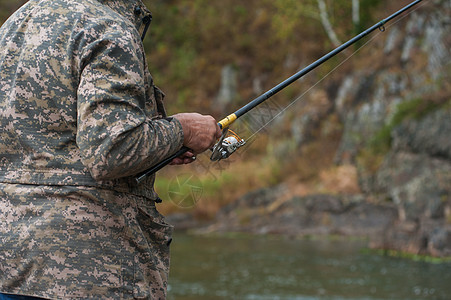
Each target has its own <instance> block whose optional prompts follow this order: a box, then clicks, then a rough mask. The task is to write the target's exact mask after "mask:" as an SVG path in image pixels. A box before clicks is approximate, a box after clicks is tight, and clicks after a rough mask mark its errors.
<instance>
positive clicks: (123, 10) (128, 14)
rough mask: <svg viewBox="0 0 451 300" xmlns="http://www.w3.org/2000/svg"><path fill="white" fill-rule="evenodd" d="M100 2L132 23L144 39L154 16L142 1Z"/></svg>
mask: <svg viewBox="0 0 451 300" xmlns="http://www.w3.org/2000/svg"><path fill="white" fill-rule="evenodd" d="M98 1H99V2H100V3H102V4H104V5H106V6H108V7H109V8H110V9H112V10H113V11H115V12H116V13H118V14H120V15H122V16H123V17H125V18H126V19H128V20H129V21H130V22H132V23H133V24H134V25H135V27H136V29H137V30H138V31H139V32H140V33H141V34H142V36H141V38H142V39H144V37H145V34H146V32H147V29H148V28H149V25H150V22H151V21H152V14H151V12H150V11H149V10H148V9H147V7H146V5H145V4H144V3H143V2H142V0H98Z"/></svg>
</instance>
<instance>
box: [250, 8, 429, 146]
mask: <svg viewBox="0 0 451 300" xmlns="http://www.w3.org/2000/svg"><path fill="white" fill-rule="evenodd" d="M426 3H427V1H426V2H424V3H422V4H421V5H419V6H417V7H416V8H414V9H413V10H411V11H410V12H409V13H407V14H405V15H404V16H402V17H400V18H399V19H398V20H396V21H395V22H393V23H391V24H389V25H388V26H387V28H390V27H392V26H395V25H396V24H398V23H399V22H401V21H402V20H403V19H405V18H407V17H408V16H410V15H411V14H413V13H414V12H416V11H417V10H418V9H420V8H421V7H423V6H424V5H426ZM382 26H383V27H382V28H380V31H379V32H378V33H377V34H375V35H374V36H373V37H372V38H370V39H369V40H368V41H367V42H366V43H364V44H363V45H362V46H360V47H359V48H358V49H356V50H355V51H354V52H353V53H351V54H350V55H349V56H348V57H346V59H345V60H343V61H342V62H341V63H340V64H338V65H337V66H336V67H335V68H333V69H332V70H331V71H330V72H328V73H327V74H326V75H324V76H323V77H322V78H321V79H319V80H318V81H317V82H316V83H315V84H314V85H313V86H311V87H310V88H308V89H307V90H306V91H305V92H304V93H302V94H301V95H300V96H298V97H297V98H296V99H295V100H293V101H292V102H291V103H290V104H288V105H287V106H286V107H285V108H284V109H282V110H281V111H280V112H279V113H277V114H276V115H275V116H274V117H273V118H272V119H271V120H269V121H268V122H267V123H266V124H264V125H263V126H262V127H261V128H260V129H259V130H257V131H256V132H254V133H253V134H252V135H251V136H250V137H248V138H247V139H248V140H250V139H251V138H253V137H254V136H255V135H257V134H258V133H259V132H260V131H262V130H263V129H265V128H266V127H267V126H268V125H269V124H270V123H272V122H273V121H274V120H275V119H277V118H278V117H280V116H281V115H283V114H284V113H285V112H286V111H287V110H288V109H290V108H291V107H292V106H293V105H295V104H296V103H297V102H298V101H299V100H301V99H302V98H303V97H304V96H305V95H306V94H307V93H309V92H310V91H311V90H312V89H314V88H315V87H316V86H318V85H319V84H320V83H321V82H323V81H324V80H325V79H326V78H327V77H329V75H331V74H332V73H333V72H335V70H337V69H338V68H340V67H341V66H342V65H343V64H344V63H346V62H347V61H348V60H349V59H351V58H352V57H354V56H355V55H356V54H357V53H358V52H359V51H361V50H362V49H363V48H364V47H366V46H367V45H368V44H369V43H371V42H372V41H373V40H374V39H376V38H377V37H379V35H380V34H381V33H383V32H385V25H382Z"/></svg>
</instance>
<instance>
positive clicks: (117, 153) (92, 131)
mask: <svg viewBox="0 0 451 300" xmlns="http://www.w3.org/2000/svg"><path fill="white" fill-rule="evenodd" d="M80 64H81V65H82V71H81V73H80V85H79V87H78V100H77V114H78V116H77V117H78V124H77V145H78V147H79V148H80V153H81V159H82V161H83V163H84V164H85V165H86V166H87V167H88V168H89V170H90V172H91V175H92V177H93V178H94V179H95V180H106V179H108V180H110V179H117V178H121V177H126V176H131V175H134V174H137V173H139V172H141V171H143V170H146V169H148V168H149V167H150V166H152V165H154V164H155V163H157V162H158V161H161V160H162V159H164V158H165V157H167V156H169V155H170V154H172V153H174V152H176V151H177V150H179V149H180V148H181V147H182V143H183V131H182V127H181V124H180V122H179V121H177V120H176V119H158V118H155V116H156V115H157V108H156V104H155V98H154V89H153V88H151V87H152V82H151V80H152V79H151V77H150V75H149V76H148V77H146V76H147V75H146V74H148V71H146V69H145V68H147V66H146V64H145V57H144V51H143V50H142V46H141V44H140V40H139V39H137V38H136V36H135V34H133V32H131V33H127V32H123V31H120V30H117V31H112V32H110V33H105V34H103V35H102V36H101V37H99V38H97V39H95V40H93V41H91V42H89V43H88V44H87V45H86V46H85V47H84V50H83V55H82V59H81V61H80ZM149 81H150V82H149ZM149 101H150V105H149ZM146 102H147V103H146ZM146 107H147V108H146ZM146 109H147V110H146Z"/></svg>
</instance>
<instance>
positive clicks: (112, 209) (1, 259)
mask: <svg viewBox="0 0 451 300" xmlns="http://www.w3.org/2000/svg"><path fill="white" fill-rule="evenodd" d="M149 21H150V13H149V11H148V10H147V9H146V7H145V6H144V5H143V3H142V2H141V0H30V1H28V3H26V4H25V5H24V6H23V7H22V8H21V9H19V10H18V11H17V12H16V13H15V14H14V15H13V16H11V17H10V18H9V19H8V21H6V22H5V24H3V26H2V27H1V28H0V128H1V131H0V292H1V293H3V296H2V297H7V295H11V294H13V295H25V296H35V297H44V298H60V299H61V298H62V299H67V298H102V299H106V298H120V299H126V298H140V299H149V298H150V299H164V298H165V297H166V287H167V277H168V268H169V244H170V242H171V233H172V227H171V226H170V225H168V224H166V223H165V222H164V218H163V217H162V216H161V215H160V214H159V213H158V211H157V210H156V208H155V202H158V200H159V198H158V196H157V194H156V193H155V191H154V189H153V183H154V176H150V177H149V178H148V179H147V181H146V182H144V183H142V184H139V185H136V184H134V180H133V179H134V176H135V175H136V174H138V173H140V172H142V171H144V170H146V169H148V168H149V167H150V166H152V165H154V164H155V163H157V162H158V161H161V160H162V159H164V158H166V157H168V156H169V155H171V154H173V153H175V152H176V151H177V150H179V149H180V148H181V147H182V146H186V147H188V148H190V149H192V151H191V152H189V153H187V154H186V155H184V156H183V157H180V158H178V159H175V160H174V163H175V164H182V163H189V162H191V161H193V157H195V155H196V154H199V153H201V152H203V151H205V150H206V149H209V148H210V147H212V146H213V144H214V142H215V140H216V139H217V138H218V137H219V136H220V133H221V132H220V129H219V128H218V126H217V124H216V121H215V120H214V119H213V118H212V117H210V116H202V115H199V114H196V113H182V114H177V115H175V116H172V117H167V116H166V113H165V110H164V108H163V94H162V92H161V91H160V90H159V89H158V88H157V87H155V86H154V85H153V80H152V77H151V76H150V74H149V71H148V68H147V64H146V59H145V55H144V50H143V45H142V41H141V37H142V35H144V34H145V31H146V30H147V27H148V25H149Z"/></svg>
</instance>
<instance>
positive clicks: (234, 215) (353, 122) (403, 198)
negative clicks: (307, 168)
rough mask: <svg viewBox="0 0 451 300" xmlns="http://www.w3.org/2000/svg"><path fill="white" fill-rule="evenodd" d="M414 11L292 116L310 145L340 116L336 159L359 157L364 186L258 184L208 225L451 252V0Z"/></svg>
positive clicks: (302, 139)
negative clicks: (342, 189) (314, 191)
mask: <svg viewBox="0 0 451 300" xmlns="http://www.w3.org/2000/svg"><path fill="white" fill-rule="evenodd" d="M406 18H407V19H404V20H402V21H400V22H396V23H395V24H394V25H392V26H390V27H389V28H387V31H388V32H387V33H386V36H385V38H383V39H380V41H381V42H375V43H374V44H372V46H371V47H374V50H375V52H383V53H384V58H383V59H382V60H381V59H378V60H374V59H372V58H371V57H370V58H369V60H370V61H369V62H368V63H367V64H366V65H365V66H364V67H362V68H361V69H358V68H357V69H354V70H352V71H351V72H350V73H349V74H348V75H347V76H345V77H344V78H343V79H341V81H340V82H338V83H337V82H334V83H333V84H331V86H330V87H328V89H327V93H328V101H329V104H328V105H327V107H328V109H326V110H324V111H323V112H322V115H321V116H320V117H319V118H318V116H316V117H311V118H309V116H308V115H307V116H304V117H303V118H302V122H301V123H302V124H301V125H299V124H300V123H299V120H296V122H297V123H293V124H294V125H293V127H294V128H295V129H296V130H294V131H293V132H297V133H298V136H294V138H293V140H295V141H296V143H298V146H299V147H303V146H305V144H307V143H308V142H309V141H311V139H312V138H315V137H314V135H312V134H309V132H313V131H314V130H313V129H312V128H318V127H321V126H324V122H330V120H331V118H330V116H331V115H335V116H337V117H336V118H335V119H334V120H338V123H339V126H335V127H339V128H342V132H341V140H340V142H339V143H338V148H337V149H335V163H336V164H337V165H343V164H346V165H349V164H351V165H353V166H355V167H356V169H357V170H358V181H359V185H360V192H359V193H354V194H353V195H326V194H320V195H309V196H305V197H299V196H296V197H292V196H290V192H289V189H288V188H287V186H286V185H284V184H282V185H279V186H277V187H273V188H267V189H263V190H257V191H254V192H251V193H249V194H247V195H245V196H243V197H242V198H240V199H238V200H237V201H236V202H234V203H232V204H230V205H229V206H228V207H226V208H224V209H223V210H222V211H221V212H220V213H219V214H218V216H217V219H216V220H215V222H214V224H212V225H210V226H209V227H208V228H206V229H205V230H207V231H245V232H253V233H283V234H289V235H294V236H298V235H301V236H305V235H318V234H320V235H321V234H327V235H330V234H339V235H351V236H364V237H368V238H369V240H370V245H371V246H372V247H374V248H382V249H395V250H399V251H407V252H411V253H418V254H429V255H433V256H439V257H446V256H451V136H450V132H451V81H450V79H451V78H450V77H451V72H450V71H451V61H450V49H451V35H450V33H451V1H448V0H445V1H428V2H427V3H426V4H425V5H423V6H422V7H421V8H420V9H418V10H417V11H415V12H413V13H411V14H409V15H408V17H406ZM379 57H380V56H379ZM315 113H317V112H315ZM318 120H324V121H318ZM321 122H322V123H321ZM335 125H336V124H335ZM299 126H301V127H302V128H300V127H299ZM299 135H300V136H299ZM305 137H310V139H306V138H305Z"/></svg>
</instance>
